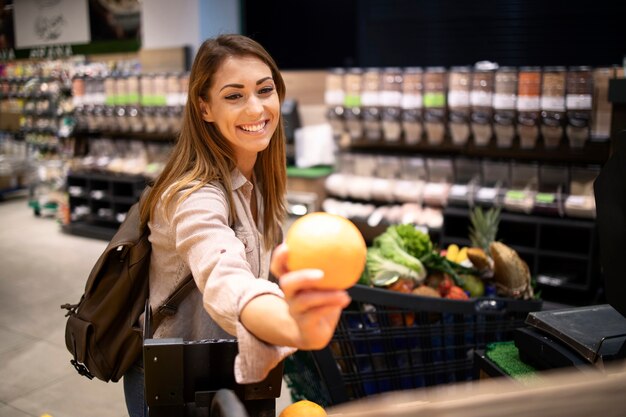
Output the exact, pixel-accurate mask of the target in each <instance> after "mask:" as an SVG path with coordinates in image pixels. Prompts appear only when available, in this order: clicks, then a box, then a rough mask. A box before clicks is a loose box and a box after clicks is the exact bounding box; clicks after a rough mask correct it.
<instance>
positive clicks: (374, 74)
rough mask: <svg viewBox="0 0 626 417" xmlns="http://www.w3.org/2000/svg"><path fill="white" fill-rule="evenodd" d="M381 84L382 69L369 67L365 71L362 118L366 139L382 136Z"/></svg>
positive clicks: (376, 138) (362, 92)
mask: <svg viewBox="0 0 626 417" xmlns="http://www.w3.org/2000/svg"><path fill="white" fill-rule="evenodd" d="M380 84H381V80H380V70H378V69H377V68H368V69H366V70H365V71H364V72H363V85H362V88H361V120H362V121H363V131H364V136H365V139H367V140H371V141H378V140H380V139H381V138H382V122H381V111H380V110H381V108H380V104H381V103H380Z"/></svg>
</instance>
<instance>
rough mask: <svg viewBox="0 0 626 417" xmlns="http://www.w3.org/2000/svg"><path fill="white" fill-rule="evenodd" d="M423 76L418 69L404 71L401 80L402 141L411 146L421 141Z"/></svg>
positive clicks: (422, 130) (421, 71) (410, 68)
mask: <svg viewBox="0 0 626 417" xmlns="http://www.w3.org/2000/svg"><path fill="white" fill-rule="evenodd" d="M423 76H424V70H422V68H420V67H409V68H405V69H404V76H403V80H402V131H403V133H404V141H405V142H406V143H407V144H409V145H413V144H416V143H419V142H420V141H421V140H422V135H423V133H424V129H423V126H422V123H423V114H422V113H423V97H422V91H423Z"/></svg>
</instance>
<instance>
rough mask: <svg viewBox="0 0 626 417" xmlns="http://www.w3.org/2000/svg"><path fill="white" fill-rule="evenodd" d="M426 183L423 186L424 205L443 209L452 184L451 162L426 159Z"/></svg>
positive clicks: (444, 159)
mask: <svg viewBox="0 0 626 417" xmlns="http://www.w3.org/2000/svg"><path fill="white" fill-rule="evenodd" d="M426 166H427V168H428V182H427V183H426V185H425V186H424V191H423V197H424V204H426V205H429V206H437V207H445V206H446V205H447V204H448V194H449V192H450V186H451V183H452V176H453V168H452V160H451V159H446V158H428V159H426Z"/></svg>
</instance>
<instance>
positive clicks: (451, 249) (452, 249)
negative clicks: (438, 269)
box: [446, 243, 459, 262]
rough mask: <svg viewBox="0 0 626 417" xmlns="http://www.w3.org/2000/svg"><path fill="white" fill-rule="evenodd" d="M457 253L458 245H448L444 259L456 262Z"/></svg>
mask: <svg viewBox="0 0 626 417" xmlns="http://www.w3.org/2000/svg"><path fill="white" fill-rule="evenodd" d="M458 255H459V246H458V245H455V244H454V243H453V244H451V245H449V246H448V249H447V250H446V259H447V260H449V261H452V262H456V258H457V256H458Z"/></svg>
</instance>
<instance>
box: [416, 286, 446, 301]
mask: <svg viewBox="0 0 626 417" xmlns="http://www.w3.org/2000/svg"><path fill="white" fill-rule="evenodd" d="M412 293H413V294H414V295H421V296H422V297H434V298H441V294H439V291H437V290H436V289H434V288H433V287H429V286H428V285H420V286H419V287H417V288H415V289H414V290H413V291H412Z"/></svg>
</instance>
